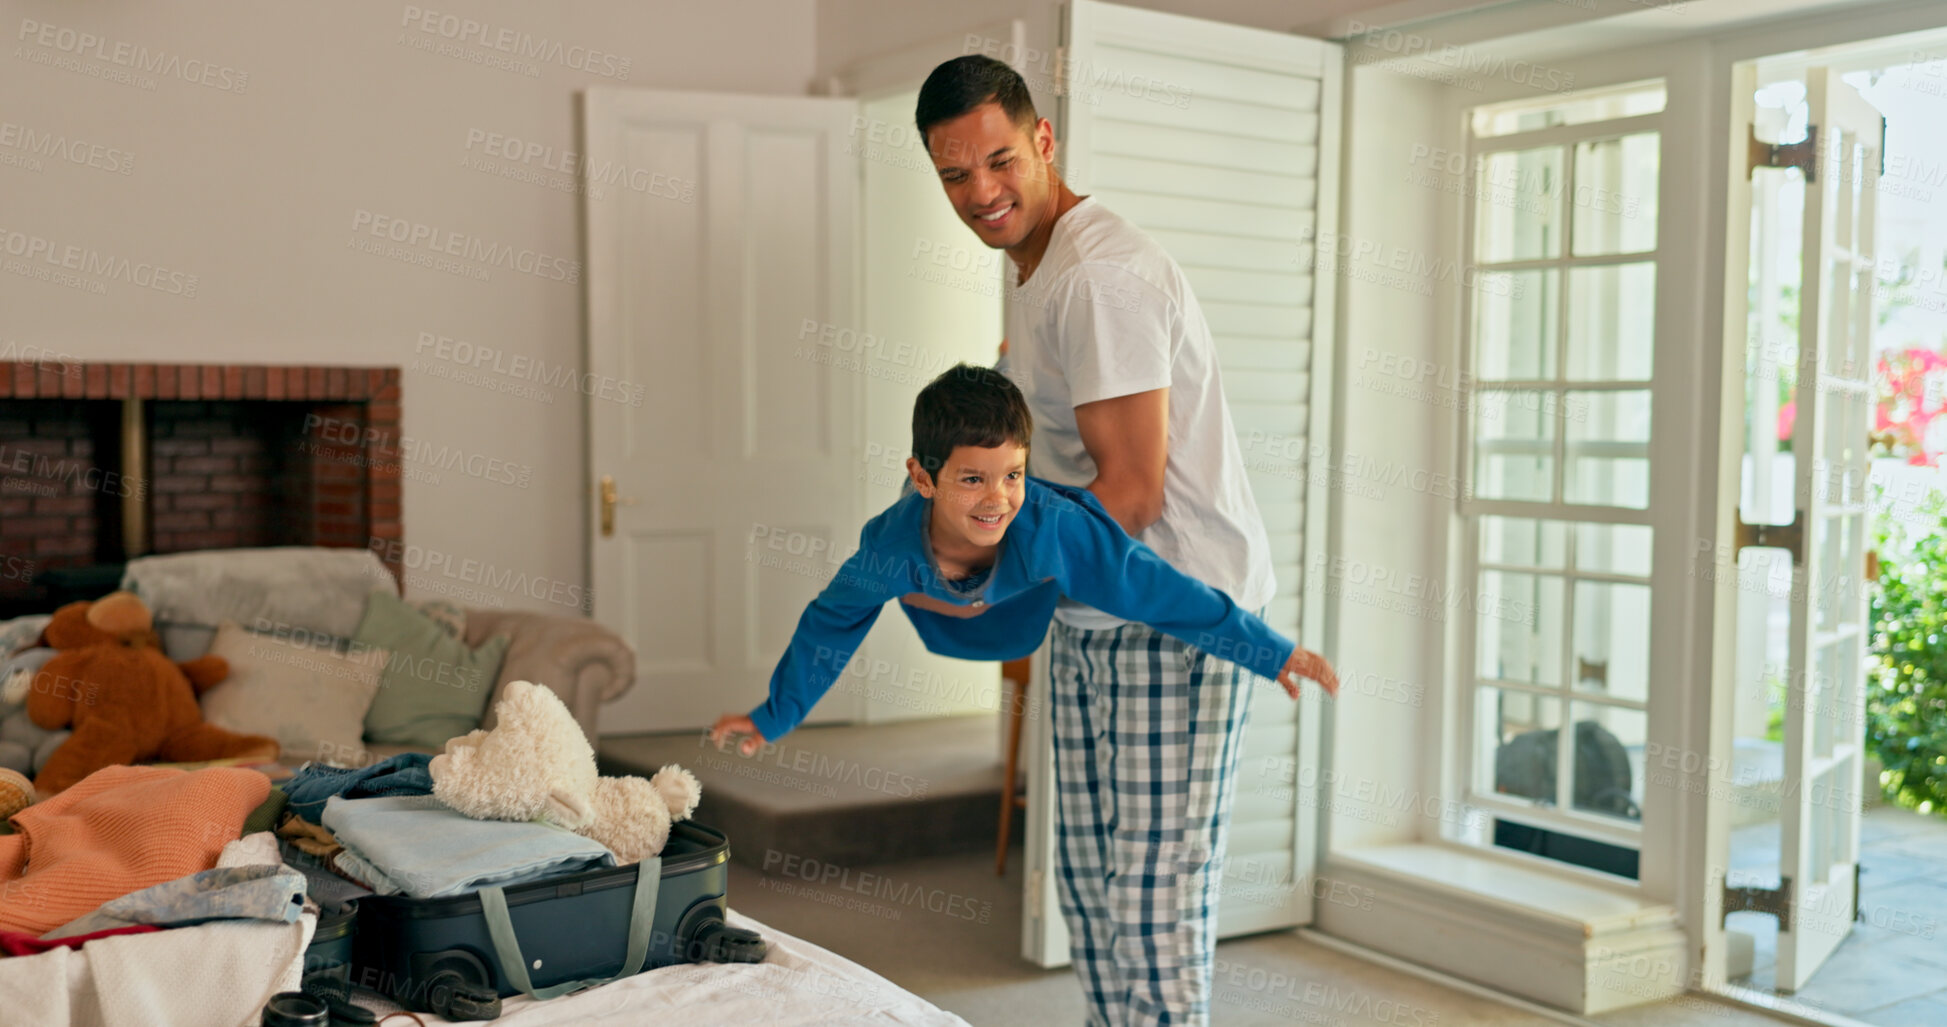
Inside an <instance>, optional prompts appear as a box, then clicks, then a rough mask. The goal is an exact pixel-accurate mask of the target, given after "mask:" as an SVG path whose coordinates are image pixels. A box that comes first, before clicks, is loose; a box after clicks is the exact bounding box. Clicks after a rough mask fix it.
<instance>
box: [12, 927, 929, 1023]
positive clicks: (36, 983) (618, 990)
mask: <svg viewBox="0 0 1947 1027" xmlns="http://www.w3.org/2000/svg"><path fill="white" fill-rule="evenodd" d="M728 919H729V922H730V924H731V925H732V926H736V927H746V928H749V929H751V930H754V931H756V932H758V933H759V934H761V935H763V936H764V938H765V939H766V940H767V941H769V942H770V954H769V956H768V957H767V958H766V959H765V960H764V962H762V963H754V964H742V965H734V966H733V965H715V964H692V965H685V966H667V967H663V968H661V969H659V970H651V971H648V972H647V973H642V974H637V975H636V976H634V977H631V978H629V979H627V980H624V981H617V982H615V983H614V984H609V985H606V986H603V987H600V988H592V989H590V990H588V991H584V992H580V993H578V994H574V995H564V996H562V997H560V998H557V999H552V1000H550V1001H547V1002H536V1001H534V1000H532V999H530V998H528V997H527V996H525V995H519V996H515V997H514V998H512V999H509V1000H507V1001H506V1002H505V1003H504V1005H503V1010H502V1013H501V1016H500V1018H499V1019H497V1020H491V1021H484V1020H474V1021H468V1022H470V1023H475V1024H483V1023H492V1024H495V1025H497V1027H544V1025H547V1027H554V1025H560V1027H569V1025H574V1027H581V1025H589V1027H638V1025H640V1024H645V1023H699V1024H711V1023H723V1024H740V1023H762V1024H767V1025H769V1024H774V1025H778V1027H814V1025H838V1024H898V1025H913V1027H936V1025H937V1027H967V1022H966V1021H965V1020H963V1019H961V1018H960V1017H958V1016H955V1015H954V1014H952V1013H949V1012H946V1011H944V1010H942V1009H940V1008H939V1007H937V1006H935V1005H933V1004H932V1003H930V1002H928V1001H926V1000H925V999H923V998H920V997H919V996H918V995H915V994H913V993H912V992H910V991H907V990H905V989H904V988H901V987H899V986H898V985H896V984H893V983H892V982H891V981H888V980H886V979H885V978H884V977H881V976H879V975H878V974H876V973H873V972H872V971H870V970H868V969H866V968H865V967H862V966H860V965H859V964H857V963H854V962H852V961H851V960H849V959H846V958H844V957H842V956H839V955H837V954H836V953H833V952H830V951H827V950H826V949H823V948H821V947H819V946H817V945H814V944H812V943H811V942H808V941H805V940H803V939H801V938H794V937H792V936H791V935H788V934H785V933H783V932H782V931H779V930H777V929H775V928H772V927H767V926H765V925H764V924H761V923H758V922H757V921H755V920H752V919H750V918H749V917H746V916H743V915H741V914H739V913H737V912H736V911H735V910H732V911H731V912H730V915H729V918H728ZM314 923H315V921H314V920H313V918H312V917H311V916H310V914H306V915H305V916H304V917H303V919H302V920H301V921H300V922H299V923H296V924H263V923H252V922H244V921H227V922H218V923H211V924H204V925H202V926H200V927H183V928H176V929H174V930H169V931H162V932H158V933H155V934H142V935H131V936H127V937H122V938H103V939H99V940H97V941H92V942H89V943H88V945H87V946H86V947H85V948H83V949H81V950H80V951H79V952H69V951H68V950H66V949H60V950H56V951H55V952H51V953H46V954H43V955H38V956H16V957H9V958H0V1011H4V1012H0V1022H4V1023H6V1024H8V1025H11V1024H13V1023H15V1022H19V1023H21V1024H27V1023H32V1024H34V1025H35V1027H93V1025H97V1024H99V1025H104V1027H123V1025H128V1027H138V1025H139V1027H166V1025H173V1024H180V1025H182V1027H210V1025H211V1024H213V1023H227V1024H236V1025H238V1027H255V1025H256V1024H257V1022H258V1016H257V1010H258V1009H259V1008H261V1006H262V1002H263V997H268V994H269V993H270V992H271V991H275V990H277V989H279V988H288V987H290V986H291V985H292V984H293V983H294V982H295V980H296V976H297V971H298V962H299V959H300V953H302V951H303V948H304V945H305V944H306V943H307V942H308V941H309V940H310V935H311V931H312V928H313V926H314ZM84 954H85V955H86V957H87V958H86V959H85V960H84V959H82V958H78V957H81V956H82V955H84ZM266 963H269V964H271V965H272V966H273V967H274V968H275V969H274V971H273V972H272V973H271V974H270V975H269V977H270V978H272V980H271V982H270V983H268V984H267V983H266V975H265V973H264V970H265V968H266ZM57 981H64V982H65V983H66V984H67V987H65V988H63V987H61V986H60V985H59V984H56V983H55V982H57ZM244 995H256V996H262V997H256V998H248V999H246V998H244V997H243V996H244ZM356 998H357V1000H358V1002H359V1003H360V1004H361V1005H364V1006H365V1007H366V1008H368V1009H371V1010H373V1011H374V1012H377V1013H379V1014H380V1015H381V1016H383V1015H384V1014H386V1013H390V1012H394V1011H396V1010H397V1009H398V1007H397V1006H394V1005H391V1004H390V1003H388V1002H386V1001H385V1000H383V999H381V998H379V997H378V996H376V995H375V994H373V993H371V992H360V993H358V995H357V996H356ZM245 1010H247V1011H245ZM686 1014H687V1015H686ZM16 1016H18V1017H20V1019H19V1020H18V1021H16V1019H15V1017H16ZM418 1016H419V1017H420V1019H421V1020H422V1021H424V1022H425V1023H427V1024H443V1023H449V1022H451V1021H447V1020H442V1019H440V1018H439V1017H436V1016H433V1015H431V1014H429V1013H420V1014H418ZM411 1022H412V1021H411V1020H410V1019H407V1018H405V1017H399V1018H395V1019H393V1020H391V1021H390V1024H391V1025H392V1027H398V1025H401V1024H410V1023H411Z"/></svg>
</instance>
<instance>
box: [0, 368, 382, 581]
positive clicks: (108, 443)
mask: <svg viewBox="0 0 1947 1027" xmlns="http://www.w3.org/2000/svg"><path fill="white" fill-rule="evenodd" d="M399 445H400V436H399V369H398V368H396V367H388V368H376V367H329V366H303V367H292V366H263V365H252V364H221V365H213V364H125V363H80V362H54V361H42V362H38V363H4V362H0V617H4V616H13V615H17V614H19V613H24V612H35V611H40V610H46V609H47V608H48V607H49V606H50V605H51V604H53V603H55V602H58V601H60V600H62V599H65V598H71V597H72V596H73V595H74V594H78V593H77V592H76V591H75V590H76V589H77V588H79V589H84V590H95V591H98V590H99V586H98V582H100V581H111V582H112V579H116V578H119V576H120V567H121V565H122V564H123V563H124V562H126V561H127V560H128V559H129V558H131V557H133V556H139V555H144V554H148V553H174V552H183V551H187V550H194V549H232V548H241V547H255V546H283V545H317V546H344V547H367V546H373V543H374V540H375V539H382V540H386V541H397V540H401V539H402V538H403V535H404V530H403V526H402V523H401V520H400V511H399V503H400V470H399V455H400V454H399ZM376 548H377V549H378V552H379V555H380V558H381V559H384V558H386V556H387V555H388V554H394V555H395V557H396V554H397V553H398V552H399V551H400V550H401V548H402V547H399V546H383V547H376ZM389 566H390V564H389ZM391 570H392V572H393V575H394V576H395V577H397V576H398V575H399V573H400V570H401V568H399V567H397V566H391ZM78 583H79V584H78ZM110 587H112V583H111V585H110Z"/></svg>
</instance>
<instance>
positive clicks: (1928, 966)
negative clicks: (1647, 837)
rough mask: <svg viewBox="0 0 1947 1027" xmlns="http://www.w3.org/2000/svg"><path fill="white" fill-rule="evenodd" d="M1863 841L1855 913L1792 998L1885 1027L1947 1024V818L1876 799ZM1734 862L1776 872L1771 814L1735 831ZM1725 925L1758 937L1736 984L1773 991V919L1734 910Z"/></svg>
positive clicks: (1755, 870) (1736, 866)
mask: <svg viewBox="0 0 1947 1027" xmlns="http://www.w3.org/2000/svg"><path fill="white" fill-rule="evenodd" d="M1860 848H1861V859H1860V878H1859V908H1860V913H1861V916H1862V919H1861V920H1860V921H1858V922H1856V923H1855V924H1854V925H1853V930H1852V935H1851V937H1849V938H1847V939H1846V940H1845V941H1844V942H1843V943H1841V944H1840V946H1839V949H1838V951H1836V952H1834V953H1833V954H1832V958H1831V959H1830V960H1828V961H1827V962H1826V964H1825V966H1824V967H1823V968H1821V969H1820V970H1819V972H1818V973H1816V974H1814V975H1813V977H1812V980H1811V982H1810V984H1809V985H1808V986H1806V987H1805V988H1803V989H1801V990H1800V991H1798V992H1797V993H1796V994H1794V995H1793V996H1792V998H1794V999H1796V1000H1798V1001H1800V1002H1804V1003H1806V1004H1808V1005H1812V1006H1816V1007H1818V1008H1821V1009H1827V1010H1831V1011H1832V1012H1835V1013H1840V1014H1843V1015H1846V1016H1850V1017H1853V1018H1854V1019H1858V1020H1864V1021H1866V1022H1867V1023H1873V1024H1882V1025H1884V1027H1913V1025H1916V1024H1947V819H1943V818H1940V817H1928V816H1922V815H1920V814H1917V813H1913V812H1910V811H1908V810H1903V809H1898V808H1896V807H1891V806H1884V805H1882V806H1875V807H1873V808H1871V809H1869V810H1867V811H1866V814H1865V821H1864V824H1863V825H1862V827H1861V829H1860ZM1731 867H1732V870H1733V871H1734V872H1737V871H1749V872H1752V873H1755V874H1759V875H1771V876H1775V875H1776V874H1777V868H1778V822H1777V821H1770V822H1768V823H1763V824H1752V825H1750V826H1748V827H1741V828H1738V829H1737V830H1736V831H1734V832H1733V833H1732V836H1731ZM1734 883H1735V882H1734ZM1728 926H1729V927H1731V928H1733V929H1736V930H1741V931H1744V932H1746V933H1749V934H1751V935H1752V936H1753V937H1754V938H1755V940H1756V949H1757V953H1756V957H1755V959H1754V960H1753V963H1752V972H1751V976H1750V977H1749V978H1747V979H1744V980H1740V981H1738V982H1736V983H1739V984H1744V985H1748V986H1750V987H1753V988H1759V989H1764V990H1770V989H1771V988H1772V987H1773V985H1774V983H1775V982H1774V978H1773V974H1774V973H1775V971H1776V969H1777V940H1778V934H1777V925H1776V923H1775V922H1774V921H1773V920H1772V919H1771V918H1770V917H1767V916H1760V915H1758V914H1755V913H1733V914H1731V917H1730V919H1729V921H1728Z"/></svg>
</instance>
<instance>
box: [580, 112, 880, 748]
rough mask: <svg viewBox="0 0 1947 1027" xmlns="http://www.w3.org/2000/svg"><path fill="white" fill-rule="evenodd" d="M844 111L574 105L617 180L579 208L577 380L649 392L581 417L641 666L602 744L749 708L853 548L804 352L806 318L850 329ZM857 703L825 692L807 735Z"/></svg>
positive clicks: (622, 622)
mask: <svg viewBox="0 0 1947 1027" xmlns="http://www.w3.org/2000/svg"><path fill="white" fill-rule="evenodd" d="M855 111H856V105H855V104H854V103H853V102H852V101H850V100H823V99H810V98H802V97H756V96H730V95H715V94H707V93H677V92H660V91H648V90H620V89H594V90H590V91H589V92H588V94H587V99H586V102H585V107H584V116H585V127H586V137H587V151H588V152H587V153H586V155H585V159H586V160H587V162H588V168H589V176H590V177H591V178H593V179H598V180H604V181H613V182H615V185H613V186H611V187H608V188H606V189H604V190H603V192H602V195H601V196H600V197H594V196H591V197H590V198H589V200H588V203H587V208H586V210H587V217H588V245H589V253H588V304H589V309H588V319H589V366H590V370H591V372H593V373H594V374H596V375H598V376H599V375H604V374H607V375H613V376H615V377H616V378H619V379H622V380H624V381H629V382H638V383H643V384H644V385H645V386H646V389H645V394H644V396H643V397H642V401H641V403H640V405H631V404H630V403H618V402H608V401H605V400H604V399H603V398H601V397H591V398H590V399H589V401H588V405H589V419H588V429H589V454H590V461H591V466H590V468H589V471H590V478H591V480H592V481H593V482H594V483H595V485H594V487H595V490H596V491H595V498H594V502H593V503H591V505H590V510H591V514H592V516H591V521H592V523H591V529H590V536H591V539H592V541H591V544H590V560H591V564H592V566H591V578H592V581H593V583H594V588H595V600H594V617H595V619H596V620H597V621H599V622H601V623H602V624H604V625H606V626H607V627H609V628H611V629H613V630H614V631H615V632H616V633H617V634H619V635H621V636H622V637H623V638H624V639H626V640H628V642H629V644H630V645H632V646H634V647H635V651H636V675H637V676H636V683H635V687H634V688H633V689H631V690H630V691H629V692H628V694H626V695H624V696H623V697H622V698H621V699H620V700H618V701H616V702H615V703H613V704H611V705H610V706H609V707H608V708H606V709H604V710H603V712H602V725H603V728H604V729H605V730H607V731H611V732H615V733H623V732H630V731H671V730H679V729H689V728H701V727H705V726H707V725H709V724H710V723H711V722H712V721H714V720H715V719H716V717H717V715H718V714H720V713H723V712H725V711H741V710H747V709H750V708H751V707H753V706H755V705H757V704H758V703H759V702H761V701H763V699H764V697H765V695H766V693H767V683H768V681H769V677H770V673H771V670H772V668H773V667H774V666H775V665H776V663H777V660H778V657H779V655H780V654H781V653H782V652H783V651H784V645H785V643H786V642H787V641H788V640H789V638H790V636H791V631H792V629H793V628H794V627H795V626H796V624H797V620H798V616H799V614H800V613H802V612H803V610H804V606H805V604H806V603H807V602H808V601H809V600H810V599H811V598H812V597H813V596H815V595H816V594H817V593H818V591H819V590H820V589H821V588H822V587H823V585H824V582H825V581H827V580H828V579H830V577H831V576H832V575H833V574H834V573H836V571H837V568H838V565H839V562H840V560H841V559H842V557H843V556H844V555H846V554H849V553H850V552H851V551H852V550H853V549H855V548H856V546H857V538H858V530H859V525H860V524H861V523H862V521H863V518H862V517H861V511H860V509H859V503H858V491H857V490H856V489H854V488H851V487H849V486H850V483H851V482H852V481H853V479H854V478H855V477H856V471H857V464H856V459H857V458H856V455H855V446H856V441H857V439H858V438H859V435H860V430H859V421H858V419H859V417H860V403H859V378H858V376H857V375H856V374H852V373H848V372H845V371H841V370H837V369H834V368H832V367H830V366H828V365H827V364H823V363H820V362H818V361H816V360H814V359H807V358H805V357H804V356H803V355H802V352H801V351H802V348H803V346H804V345H805V340H806V339H807V338H813V337H815V334H809V333H807V330H806V327H805V326H806V325H811V326H814V332H815V331H816V330H817V326H822V325H834V326H850V325H854V324H856V320H855V316H856V315H855V310H854V306H855V290H856V269H855V254H854V247H855V245H856V241H855V235H856V232H857V198H858V196H857V194H858V165H857V160H856V158H855V157H854V156H852V155H851V154H849V153H847V152H846V138H847V133H848V132H849V130H850V127H851V122H852V118H853V115H854V113H855ZM637 182H643V183H648V187H647V188H640V189H638V188H633V187H632V186H633V185H634V184H635V183H637ZM670 182H674V183H676V184H675V185H673V186H669V187H659V186H660V185H662V184H664V183H670ZM686 183H693V184H694V188H693V190H692V189H689V188H686V187H685V184H686ZM625 186H628V187H625ZM605 481H606V482H607V483H609V494H610V495H611V496H612V497H613V499H612V501H609V500H605V499H604V498H603V495H602V491H601V490H602V489H603V487H604V486H603V483H604V482H605ZM858 706H859V701H858V695H857V693H855V692H848V691H847V690H844V689H834V690H833V691H832V692H831V694H830V695H829V696H828V697H827V699H826V701H825V702H823V703H820V704H819V706H818V707H817V708H816V709H815V710H814V711H813V714H812V718H811V719H813V720H832V719H851V718H853V717H854V716H856V714H857V707H858Z"/></svg>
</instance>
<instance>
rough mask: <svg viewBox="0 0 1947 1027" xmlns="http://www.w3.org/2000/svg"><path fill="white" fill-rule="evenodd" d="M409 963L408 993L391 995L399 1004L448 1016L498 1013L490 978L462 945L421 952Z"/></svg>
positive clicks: (477, 1016)
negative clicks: (461, 947) (409, 990)
mask: <svg viewBox="0 0 1947 1027" xmlns="http://www.w3.org/2000/svg"><path fill="white" fill-rule="evenodd" d="M412 963H413V967H412V980H411V994H409V995H395V996H394V998H395V999H398V1000H399V1001H400V1002H401V1004H403V1005H406V1006H407V1007H409V1008H417V1009H421V1010H424V1011H426V1012H432V1013H438V1014H439V1015H440V1016H442V1017H444V1018H446V1019H448V1020H492V1019H494V1018H495V1017H498V1016H499V1015H500V995H499V993H498V992H496V991H495V990H494V989H493V987H492V986H491V983H490V982H491V981H492V979H493V978H492V976H491V975H490V974H489V973H488V972H487V968H486V966H485V965H484V964H482V963H481V962H480V959H479V957H477V956H475V955H474V954H473V953H471V952H468V951H466V950H465V949H447V950H445V951H443V952H431V953H422V954H419V955H415V956H414V957H413V959H412ZM413 999H419V1000H421V1001H423V1003H424V1004H423V1005H421V1004H420V1002H415V1001H412V1000H413Z"/></svg>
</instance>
